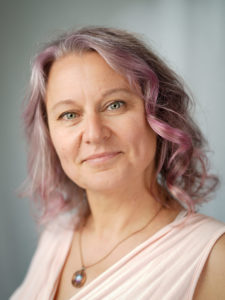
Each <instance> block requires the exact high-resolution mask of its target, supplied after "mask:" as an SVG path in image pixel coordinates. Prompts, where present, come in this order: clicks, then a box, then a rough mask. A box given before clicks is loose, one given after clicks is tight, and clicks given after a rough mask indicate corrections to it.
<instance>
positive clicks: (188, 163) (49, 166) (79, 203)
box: [23, 27, 218, 222]
mask: <svg viewBox="0 0 225 300" xmlns="http://www.w3.org/2000/svg"><path fill="white" fill-rule="evenodd" d="M87 51H96V52H98V53H99V54H100V55H101V56H102V57H103V58H104V59H105V61H106V62H107V63H108V64H109V65H110V66H111V67H112V68H113V69H114V70H115V71H117V72H119V73H121V74H122V75H124V76H126V77H127V79H128V80H129V82H130V84H132V85H133V86H139V90H140V88H141V97H142V98H143V99H144V101H145V109H146V118H147V121H148V122H149V125H150V126H151V128H152V129H153V130H154V131H155V132H156V134H157V154H156V167H157V177H156V178H157V179H158V182H159V183H160V185H161V186H162V188H163V189H165V190H166V191H167V193H168V194H170V195H171V196H173V197H174V198H175V199H177V200H178V201H179V202H181V203H183V205H184V206H186V207H187V208H188V209H189V210H190V211H192V210H194V209H195V205H196V204H200V203H202V202H204V201H207V199H208V198H207V197H208V195H209V194H210V193H211V192H212V191H213V190H214V189H215V187H216V185H217V183H218V178H217V177H216V176H214V175H210V174H208V167H207V157H206V154H205V150H204V149H205V145H206V142H205V140H204V138H203V136H202V134H201V132H200V130H199V128H198V127H197V125H196V124H195V123H194V121H193V120H192V118H191V116H190V107H191V106H192V101H191V99H190V97H189V96H188V94H187V93H186V91H185V89H184V86H183V84H182V83H181V81H180V80H179V79H178V77H177V75H176V74H175V73H174V72H173V71H172V70H171V69H170V68H168V66H167V65H166V64H165V63H164V62H163V61H162V60H161V59H160V58H159V57H158V56H157V55H156V54H154V53H153V51H152V50H151V49H149V48H148V47H146V46H145V45H144V43H143V42H142V41H140V40H139V39H137V38H136V37H135V36H134V35H131V34H129V33H127V32H125V31H122V30H116V29H111V28H96V27H87V28H82V29H80V30H77V31H74V32H71V33H67V34H64V35H62V36H61V37H60V38H58V39H57V40H56V41H53V42H51V43H49V44H48V45H47V46H46V47H45V48H44V50H42V51H41V52H40V53H39V54H38V55H37V56H36V58H35V60H34V64H33V67H32V74H31V83H30V93H29V96H28V102H27V103H26V106H25V108H24V120H25V132H26V136H27V141H28V179H27V182H26V184H25V186H24V188H23V195H26V196H28V197H30V198H31V199H33V200H34V201H35V202H36V203H38V204H39V208H40V210H41V215H40V216H39V218H40V221H41V222H45V221H46V220H49V219H51V218H53V216H55V215H56V214H59V213H60V212H62V211H65V210H71V209H72V208H75V210H76V212H77V215H78V216H79V218H78V219H79V220H80V219H81V218H82V217H83V216H85V215H86V214H87V213H88V211H89V208H88V204H87V201H86V200H85V199H84V197H83V193H84V191H83V190H82V189H81V188H80V187H78V186H77V185H76V184H75V183H74V182H72V181H71V180H70V179H69V178H68V177H67V176H66V175H65V173H64V171H63V169H62V167H61V164H60V162H59V159H58V157H57V154H56V152H55V150H54V147H53V145H52V142H51V139H50V135H49V131H48V125H47V115H46V109H45V85H46V82H47V80H48V73H49V70H50V68H51V65H52V64H53V63H54V61H56V60H57V59H58V58H60V57H62V56H64V55H66V54H68V53H71V52H74V53H83V52H87Z"/></svg>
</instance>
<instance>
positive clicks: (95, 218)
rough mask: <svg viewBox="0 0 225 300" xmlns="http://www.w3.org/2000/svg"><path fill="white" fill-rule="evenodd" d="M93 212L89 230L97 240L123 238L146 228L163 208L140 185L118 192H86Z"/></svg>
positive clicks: (89, 219) (89, 220) (88, 223)
mask: <svg viewBox="0 0 225 300" xmlns="http://www.w3.org/2000/svg"><path fill="white" fill-rule="evenodd" d="M87 197H88V202H89V205H90V209H91V215H90V216H89V218H88V220H87V223H86V226H85V227H86V228H88V229H89V230H90V231H91V232H93V233H94V234H95V236H98V237H99V238H104V237H107V236H111V237H113V236H114V237H120V236H124V235H125V234H129V233H130V232H132V231H135V230H137V229H138V228H140V227H142V226H144V225H145V224H146V223H147V222H148V220H149V219H150V218H151V217H153V216H154V215H155V214H156V213H157V211H158V209H159V208H160V206H161V205H160V204H159V203H158V202H156V200H155V199H154V198H153V196H152V195H151V194H150V192H149V190H148V189H147V188H141V189H140V188H137V185H132V186H129V188H128V187H125V188H123V189H120V190H118V189H117V190H116V191H115V192H112V191H110V192H107V191H105V192H104V193H103V192H101V193H100V192H94V191H87Z"/></svg>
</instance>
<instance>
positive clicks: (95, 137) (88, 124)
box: [83, 113, 111, 144]
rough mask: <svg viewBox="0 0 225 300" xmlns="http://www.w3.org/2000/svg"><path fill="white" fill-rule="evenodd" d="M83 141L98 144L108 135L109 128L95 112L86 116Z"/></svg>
mask: <svg viewBox="0 0 225 300" xmlns="http://www.w3.org/2000/svg"><path fill="white" fill-rule="evenodd" d="M84 123H85V124H84V131H83V141H84V142H85V143H87V144H99V143H102V142H103V141H106V140H107V139H108V138H109V137H110V134H111V133H110V129H109V128H108V127H107V126H106V124H104V122H103V120H102V119H101V116H99V115H98V114H96V113H93V114H91V115H90V114H89V115H88V116H86V120H85V122H84Z"/></svg>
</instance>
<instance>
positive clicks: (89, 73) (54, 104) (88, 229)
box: [46, 52, 225, 299]
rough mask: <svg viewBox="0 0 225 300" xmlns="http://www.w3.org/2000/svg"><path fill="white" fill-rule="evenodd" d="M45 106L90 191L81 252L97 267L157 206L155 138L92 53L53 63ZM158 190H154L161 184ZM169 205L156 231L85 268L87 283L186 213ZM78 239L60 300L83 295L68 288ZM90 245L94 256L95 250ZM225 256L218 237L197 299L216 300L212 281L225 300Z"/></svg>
mask: <svg viewBox="0 0 225 300" xmlns="http://www.w3.org/2000/svg"><path fill="white" fill-rule="evenodd" d="M46 108H47V115H48V125H49V131H50V136H51V139H52V142H53V145H54V147H55V150H56V152H57V154H58V157H59V159H60V162H61V165H62V167H63V170H64V171H65V173H66V174H67V176H68V177H69V178H70V179H71V180H72V181H73V182H75V183H76V184H77V185H79V186H80V187H82V188H83V189H85V190H86V193H87V197H88V202H89V205H90V209H91V214H90V216H89V217H88V219H87V221H86V224H85V227H84V229H83V233H82V248H83V256H84V258H85V264H86V265H89V264H93V263H94V262H96V261H98V260H99V259H100V258H102V257H103V256H104V255H106V254H107V253H109V251H110V250H111V249H112V248H113V247H114V245H116V244H117V243H118V241H121V240H122V239H124V238H125V237H126V236H128V235H129V234H131V233H132V232H134V231H136V230H138V229H139V228H141V227H143V226H144V225H145V224H146V223H147V222H148V221H149V220H150V219H151V218H152V217H153V216H154V215H155V214H156V212H157V211H158V209H159V208H160V204H159V203H158V202H156V201H155V199H154V198H153V197H152V195H151V194H150V192H149V186H150V183H151V181H152V180H153V176H154V170H155V165H154V160H155V152H156V134H155V133H154V132H153V130H152V129H151V128H150V126H149V125H148V124H147V122H146V119H145V110H144V103H143V100H142V99H141V98H140V97H139V95H138V94H137V93H136V91H134V90H132V89H131V87H130V86H129V84H128V82H127V80H126V79H125V78H124V77H123V76H121V75H120V74H118V73H116V72H115V71H114V70H112V69H111V68H110V67H109V65H108V64H106V62H105V61H104V60H103V58H102V57H101V56H99V55H98V54H97V53H95V52H91V53H85V54H82V55H78V54H70V55H67V56H64V57H62V58H60V59H59V60H57V61H56V62H54V64H53V66H52V68H51V70H50V74H49V78H48V83H47V87H46ZM99 153H105V155H104V157H103V156H102V157H100V158H98V159H90V160H89V159H87V158H88V157H89V156H90V155H95V154H99ZM154 189H155V191H156V192H157V186H156V185H155V186H154ZM162 200H163V199H162ZM172 204H173V205H172V206H171V208H170V209H167V208H163V209H161V211H160V214H159V215H158V216H157V218H156V219H155V220H154V222H152V223H151V226H148V227H147V228H146V229H145V230H143V231H142V232H140V233H139V234H137V235H135V236H133V237H131V238H130V239H128V240H126V241H125V242H123V243H122V244H121V245H120V246H119V247H117V248H116V249H115V251H114V252H113V253H112V254H111V255H110V256H109V257H107V258H106V259H105V260H104V261H103V262H101V263H99V264H97V265H95V266H93V267H92V268H90V269H88V282H87V283H89V282H90V281H92V280H93V279H94V278H96V277H97V276H99V275H100V274H101V273H102V272H104V271H105V270H106V269H107V268H109V267H110V266H111V265H113V264H114V263H115V262H117V261H118V260H119V259H120V258H121V257H123V256H124V255H125V254H127V253H128V252H129V251H131V250H132V249H133V248H134V247H136V246H137V245H138V244H140V243H141V242H143V241H144V240H146V239H147V238H149V237H150V236H151V235H153V234H154V233H156V232H157V231H158V230H160V229H161V228H162V227H164V226H165V225H167V224H168V223H170V222H172V220H173V219H174V218H175V217H176V215H177V214H178V212H179V211H180V209H181V207H180V206H179V204H177V203H172ZM115 220H116V222H115ZM77 236H78V235H77V234H76V233H75V234H74V238H73V242H72V245H71V249H70V252H69V254H68V257H67V259H66V262H65V265H64V268H63V270H62V274H61V279H60V282H59V286H58V290H57V293H56V296H55V299H69V298H70V297H71V296H72V295H74V294H75V293H77V292H78V291H79V290H77V289H74V288H73V287H72V286H71V284H70V280H71V274H73V273H74V270H78V269H80V259H79V242H78V238H77ZM90 245H92V247H91V248H92V249H95V251H90ZM224 250H225V242H224V238H221V239H220V240H219V241H218V243H216V246H215V247H214V249H213V251H212V252H211V255H210V257H209V260H208V263H207V267H206V269H205V270H204V272H203V274H202V276H201V278H200V280H199V284H198V287H197V291H196V294H195V298H194V299H215V298H210V297H208V296H207V295H213V287H214V283H215V281H216V282H217V283H216V284H217V288H218V295H219V296H218V298H216V299H225V297H224V298H221V297H220V295H224V294H222V293H224V289H223V288H221V286H222V285H221V276H222V275H224V269H225V268H224V267H222V265H223V266H224V265H225V263H223V264H220V263H218V259H216V257H220V258H221V259H223V260H224V255H223V254H222V253H224ZM206 290H207V294H204V291H206ZM210 292H211V294H210ZM207 297H208V298H207Z"/></svg>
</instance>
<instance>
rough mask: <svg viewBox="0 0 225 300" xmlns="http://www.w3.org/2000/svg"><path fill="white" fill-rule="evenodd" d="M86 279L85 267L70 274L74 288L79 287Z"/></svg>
mask: <svg viewBox="0 0 225 300" xmlns="http://www.w3.org/2000/svg"><path fill="white" fill-rule="evenodd" d="M86 279H87V274H86V272H85V269H81V270H79V271H76V272H75V273H74V274H73V276H72V280H71V282H72V285H73V286H74V287H76V288H81V287H82V286H83V285H84V284H85V282H86Z"/></svg>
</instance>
